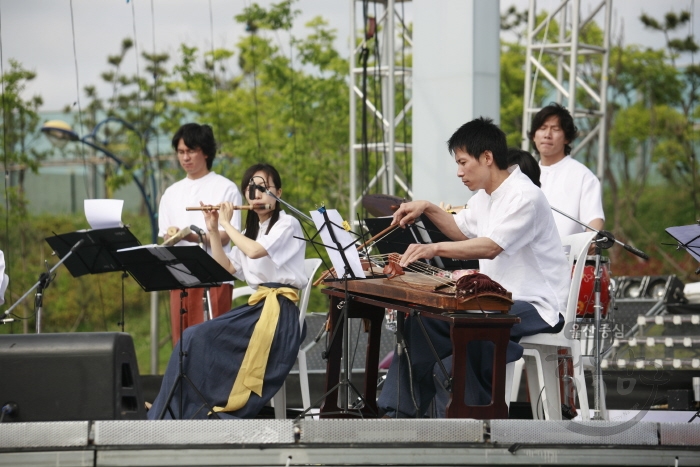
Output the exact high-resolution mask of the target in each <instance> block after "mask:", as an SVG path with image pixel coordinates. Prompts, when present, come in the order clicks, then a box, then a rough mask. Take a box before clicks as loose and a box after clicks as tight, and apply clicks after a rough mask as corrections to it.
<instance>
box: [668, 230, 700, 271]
mask: <svg viewBox="0 0 700 467" xmlns="http://www.w3.org/2000/svg"><path fill="white" fill-rule="evenodd" d="M666 233H668V234H669V235H670V236H671V237H673V239H674V240H676V241H677V242H678V248H683V249H684V250H685V251H687V252H688V253H689V254H690V256H692V257H693V258H695V259H696V260H697V261H700V222H698V223H696V224H692V225H679V226H677V227H669V228H667V229H666ZM695 274H700V267H699V268H698V269H696V270H695Z"/></svg>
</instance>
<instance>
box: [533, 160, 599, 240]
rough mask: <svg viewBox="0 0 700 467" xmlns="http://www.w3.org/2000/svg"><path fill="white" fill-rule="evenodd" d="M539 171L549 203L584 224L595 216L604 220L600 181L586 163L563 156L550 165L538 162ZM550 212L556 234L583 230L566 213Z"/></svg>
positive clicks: (564, 235)
mask: <svg viewBox="0 0 700 467" xmlns="http://www.w3.org/2000/svg"><path fill="white" fill-rule="evenodd" d="M540 171H541V172H542V173H541V174H540V183H541V184H542V191H543V192H544V195H545V196H546V197H547V200H548V201H549V204H550V205H551V206H553V207H555V208H557V209H559V210H560V211H562V212H565V213H567V214H568V215H570V216H571V217H573V218H575V219H578V220H580V221H581V222H583V223H585V224H590V223H591V221H593V220H595V219H603V220H605V214H603V197H602V192H601V188H600V181H599V180H598V178H597V177H596V176H595V175H594V174H593V172H591V171H590V170H589V169H588V167H586V166H585V165H583V164H581V163H580V162H579V161H577V160H575V159H572V158H571V156H566V157H564V159H562V160H560V161H559V162H557V163H556V164H553V165H548V166H547V165H541V164H540ZM552 212H553V213H554V221H555V222H556V224H557V230H558V231H559V236H560V237H562V238H563V237H566V236H567V235H572V234H575V233H581V232H584V231H585V230H586V228H585V227H583V226H582V225H580V224H578V223H576V222H574V221H572V220H571V219H569V218H568V217H566V216H563V215H561V214H559V213H558V212H556V211H552Z"/></svg>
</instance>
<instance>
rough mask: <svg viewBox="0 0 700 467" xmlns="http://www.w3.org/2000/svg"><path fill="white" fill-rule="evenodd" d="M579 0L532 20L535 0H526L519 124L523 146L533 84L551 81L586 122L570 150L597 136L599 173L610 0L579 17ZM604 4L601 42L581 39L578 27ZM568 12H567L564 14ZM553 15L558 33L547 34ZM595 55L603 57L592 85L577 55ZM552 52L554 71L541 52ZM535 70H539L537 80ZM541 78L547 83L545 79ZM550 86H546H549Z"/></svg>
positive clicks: (534, 110) (558, 98) (603, 138)
mask: <svg viewBox="0 0 700 467" xmlns="http://www.w3.org/2000/svg"><path fill="white" fill-rule="evenodd" d="M581 3H582V2H581V0H562V1H561V3H560V4H559V6H558V7H557V8H555V9H554V10H552V11H551V12H550V13H549V14H548V15H547V17H546V18H545V19H544V20H542V21H540V22H539V23H538V22H537V7H536V0H530V5H529V10H528V24H527V35H526V41H527V52H526V61H525V93H524V94H525V95H524V105H523V129H522V148H523V149H529V141H528V137H527V132H528V129H529V128H530V122H531V121H532V116H533V115H534V114H535V113H537V112H538V111H539V110H540V108H539V107H534V105H533V100H534V96H535V90H536V87H537V86H543V85H547V86H551V87H552V88H554V91H555V92H556V101H557V102H558V103H560V104H562V105H564V100H566V107H567V108H568V109H569V112H571V115H573V116H574V119H579V121H580V119H583V118H585V119H586V120H588V122H589V124H587V125H586V127H587V128H585V127H584V128H582V125H580V124H579V125H578V126H579V128H581V129H582V130H584V134H583V139H582V140H581V141H580V142H579V143H578V144H577V145H576V146H575V147H574V148H573V150H572V155H575V154H576V153H578V152H579V151H581V150H582V149H583V148H584V147H586V146H587V145H588V144H593V143H594V142H596V141H597V149H598V158H597V170H596V175H597V176H598V178H599V179H602V178H603V173H604V169H605V147H606V144H605V141H606V133H607V88H608V67H609V54H610V23H611V17H612V0H601V1H600V2H599V3H597V4H596V5H595V6H594V7H593V9H592V10H591V11H590V14H588V15H587V16H585V17H583V18H582V17H581ZM601 10H603V12H602V14H603V15H604V18H605V19H604V21H603V22H602V24H601V28H602V29H603V46H602V47H601V46H599V45H591V44H585V43H583V42H581V41H580V33H581V30H582V29H583V28H584V27H585V26H586V25H587V24H588V23H590V22H591V21H592V20H593V19H594V18H595V17H596V16H597V15H598V14H599V13H600V12H601ZM568 16H570V18H569V17H568ZM554 18H557V20H558V22H559V34H558V37H556V38H553V39H554V40H551V39H550V34H547V32H548V30H549V26H550V23H551V21H552V19H554ZM543 31H544V39H543V40H542V41H541V42H538V41H537V37H538V36H539V35H540V34H542V33H543ZM587 55H588V56H591V55H599V56H601V57H602V62H601V70H600V71H601V76H600V79H599V81H598V83H595V84H597V86H595V85H594V84H592V83H591V82H590V80H589V82H586V81H584V79H583V78H582V77H581V76H580V75H581V72H580V67H581V63H580V59H581V58H582V57H584V56H587ZM547 56H553V57H554V58H555V60H556V69H555V71H554V73H552V71H551V66H549V67H547V66H545V63H544V60H543V59H544V58H545V57H547ZM538 76H541V78H542V79H541V80H540V82H538ZM545 83H546V84H545ZM548 91H549V89H548ZM585 96H588V97H589V98H590V99H586V101H587V102H591V103H593V105H588V104H586V105H587V107H583V106H582V104H581V102H579V101H583V100H584V99H583V98H582V97H585Z"/></svg>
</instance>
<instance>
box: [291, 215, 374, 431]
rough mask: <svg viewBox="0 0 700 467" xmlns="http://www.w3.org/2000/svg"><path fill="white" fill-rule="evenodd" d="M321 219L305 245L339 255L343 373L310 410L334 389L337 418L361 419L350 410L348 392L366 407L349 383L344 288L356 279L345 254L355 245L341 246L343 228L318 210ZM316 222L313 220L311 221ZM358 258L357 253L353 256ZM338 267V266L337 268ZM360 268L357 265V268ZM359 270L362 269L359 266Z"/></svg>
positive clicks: (356, 390) (347, 315)
mask: <svg viewBox="0 0 700 467" xmlns="http://www.w3.org/2000/svg"><path fill="white" fill-rule="evenodd" d="M318 212H319V213H320V215H321V216H322V218H323V219H322V221H321V219H318V221H319V222H320V224H321V225H320V226H319V225H318V224H317V227H318V229H317V230H318V231H317V232H316V234H314V236H313V237H312V238H310V239H309V240H308V241H309V242H311V243H313V244H320V245H322V246H324V247H326V250H327V251H328V253H329V256H331V258H332V255H331V252H336V253H337V254H338V258H337V260H338V261H339V262H342V266H343V273H342V275H340V274H338V273H339V272H340V268H338V267H336V274H335V275H336V276H337V277H336V280H337V279H340V280H342V281H343V283H344V284H345V302H344V306H343V311H342V313H341V318H340V321H342V323H343V326H342V328H343V335H342V348H343V371H342V378H340V381H338V384H336V385H335V386H333V387H332V388H331V389H330V390H328V391H327V392H326V393H325V394H323V395H322V396H321V397H320V398H319V399H318V400H317V401H316V402H314V403H313V404H312V405H311V407H313V406H315V405H316V403H318V402H320V401H321V400H324V399H325V398H326V397H327V396H328V395H329V394H331V393H333V392H334V391H335V390H336V389H338V390H339V391H338V392H339V394H340V395H341V397H342V399H343V403H342V404H341V406H342V409H341V412H340V414H343V415H357V416H362V413H361V411H360V410H359V409H356V408H355V407H352V403H351V401H350V398H351V396H350V390H352V391H354V392H355V394H356V395H357V396H358V400H359V401H360V402H361V403H362V404H363V405H365V404H366V401H365V400H364V397H363V395H362V393H361V392H360V391H359V390H358V389H357V388H356V387H355V385H353V384H352V381H351V379H350V376H351V368H350V334H349V333H350V329H349V324H350V317H349V292H348V288H347V281H348V280H353V279H357V275H356V274H355V271H353V267H352V264H351V261H350V260H349V259H348V256H347V255H346V251H348V250H349V251H353V252H356V251H357V250H356V245H355V242H354V241H350V242H349V243H348V244H343V243H341V242H342V241H343V239H341V238H339V234H340V233H341V232H343V231H344V228H343V227H342V226H340V225H338V224H337V223H336V222H333V221H332V220H331V219H330V217H329V215H328V211H327V210H326V208H325V207H322V208H321V209H319V210H318ZM314 221H316V219H314ZM348 232H349V233H350V234H352V235H356V236H357V234H356V233H354V232H352V231H348ZM324 233H326V234H327V237H326V239H325V242H326V243H318V242H316V240H315V239H316V237H317V236H319V235H321V236H322V237H323V234H324ZM355 254H357V253H355ZM339 265H340V263H338V266H339ZM357 266H360V265H357ZM360 267H361V266H360ZM337 335H338V327H337V326H336V327H335V329H333V333H332V334H331V336H330V341H331V342H333V341H334V340H335V339H336V337H337ZM309 410H311V408H309V409H307V410H305V411H304V412H302V414H301V415H299V416H298V417H297V418H300V417H303V416H305V414H306V413H307V412H308V411H309ZM352 410H357V412H358V413H357V414H354V413H352V412H351V411H352Z"/></svg>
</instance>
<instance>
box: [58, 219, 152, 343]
mask: <svg viewBox="0 0 700 467" xmlns="http://www.w3.org/2000/svg"><path fill="white" fill-rule="evenodd" d="M45 240H46V243H48V244H49V246H50V247H51V248H52V249H53V251H54V252H55V253H56V255H58V257H59V258H61V259H65V263H64V264H65V266H66V268H67V269H68V272H70V273H71V275H72V276H73V277H80V276H84V275H85V274H102V273H105V272H117V271H122V314H121V320H120V322H119V323H118V325H119V326H121V330H122V332H124V321H125V319H124V299H123V295H124V294H123V292H124V279H125V278H126V273H125V272H124V268H123V267H122V265H121V263H120V262H119V260H118V259H117V258H116V256H115V252H116V251H117V250H119V249H120V248H130V247H135V246H138V245H140V244H141V243H140V242H139V241H138V239H137V238H136V237H135V236H134V234H132V233H131V231H130V230H129V229H128V228H127V227H111V228H107V229H93V230H78V231H76V232H69V233H65V234H60V235H57V234H54V236H53V237H47V238H46V239H45ZM78 242H81V247H80V249H78V250H76V251H75V252H74V253H73V254H70V252H71V249H72V248H73V245H75V244H77V243H78Z"/></svg>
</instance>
